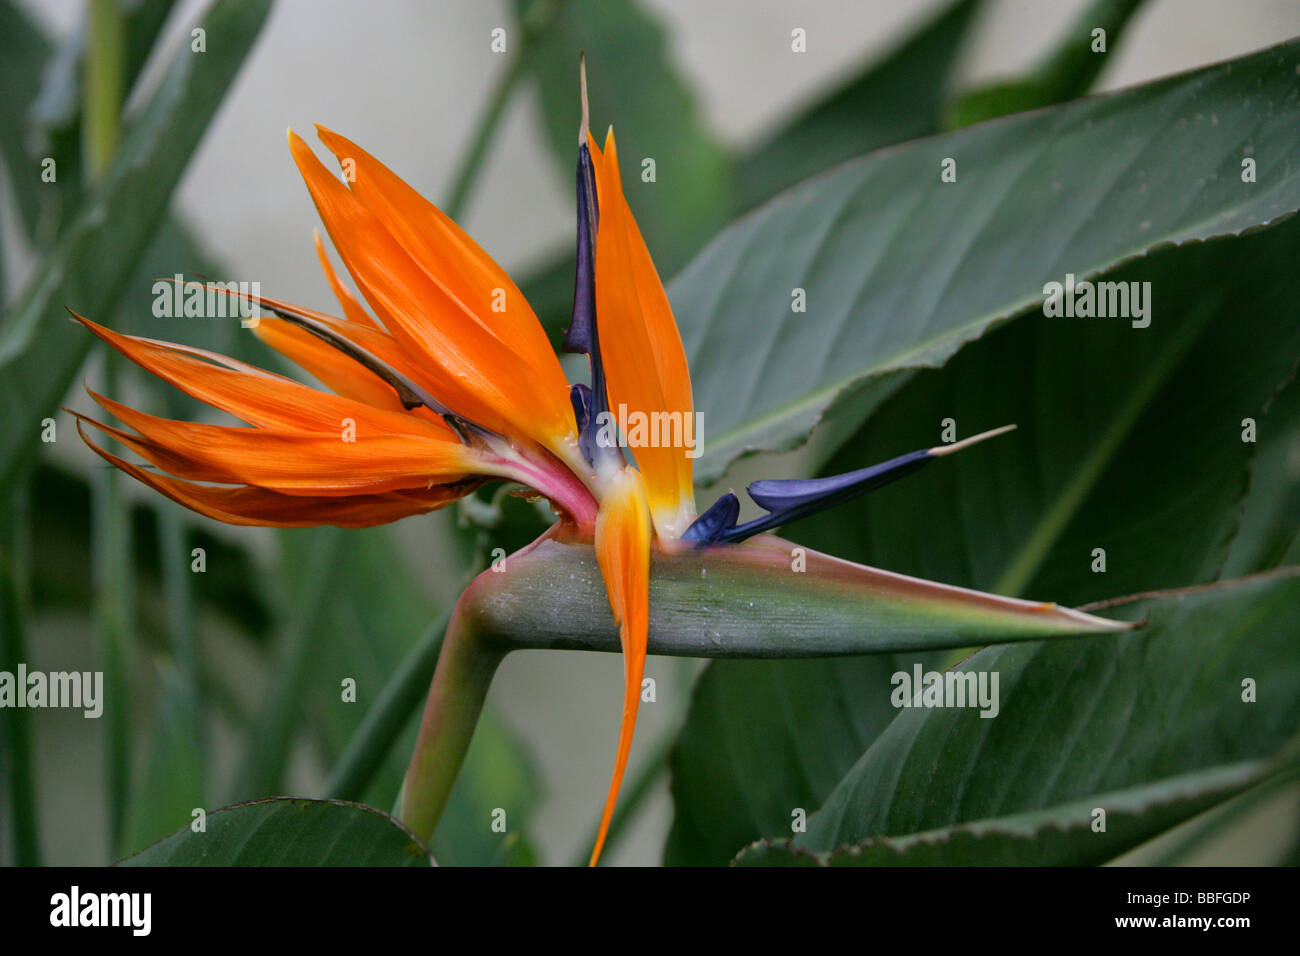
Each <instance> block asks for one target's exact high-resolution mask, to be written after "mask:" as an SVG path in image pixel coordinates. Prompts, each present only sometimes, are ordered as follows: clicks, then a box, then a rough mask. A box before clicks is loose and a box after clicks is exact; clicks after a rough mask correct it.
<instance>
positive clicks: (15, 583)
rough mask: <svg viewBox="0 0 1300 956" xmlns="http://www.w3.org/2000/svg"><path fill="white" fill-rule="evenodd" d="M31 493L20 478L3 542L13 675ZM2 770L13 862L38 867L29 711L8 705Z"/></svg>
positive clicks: (4, 610)
mask: <svg viewBox="0 0 1300 956" xmlns="http://www.w3.org/2000/svg"><path fill="white" fill-rule="evenodd" d="M29 493H30V484H29V482H28V481H27V480H20V481H19V482H18V486H17V488H16V489H15V492H14V501H13V520H12V521H11V522H9V523H8V524H7V526H6V527H5V529H4V534H3V540H0V670H5V671H8V672H10V673H15V672H16V671H17V668H18V664H19V663H20V662H25V661H26V659H27V648H26V634H25V623H26V620H27V615H26V611H27V601H26V590H27V589H26V585H25V581H26V576H27V564H26V562H25V561H24V559H23V552H24V547H25V544H26V539H27V537H28V535H29V534H30V525H29V524H28V520H27V519H28V513H29ZM18 692H19V693H22V692H23V688H19V691H18ZM0 770H3V771H4V774H5V781H6V784H7V790H8V803H9V808H10V819H11V825H12V832H13V845H14V862H15V863H17V864H18V865H19V866H40V864H41V849H40V818H39V809H38V806H39V805H38V802H37V800H36V774H35V768H34V766H33V759H32V744H31V729H30V726H29V724H28V721H27V710H26V709H25V708H20V707H6V708H4V710H3V711H0Z"/></svg>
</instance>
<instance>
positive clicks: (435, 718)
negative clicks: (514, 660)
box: [397, 571, 504, 842]
mask: <svg viewBox="0 0 1300 956" xmlns="http://www.w3.org/2000/svg"><path fill="white" fill-rule="evenodd" d="M486 574H488V575H490V574H492V572H490V571H489V572H486ZM481 580H483V576H480V577H479V578H477V579H475V583H474V584H471V585H470V586H469V588H468V589H467V590H466V591H465V593H464V594H463V595H462V596H461V599H460V601H459V603H457V605H456V609H455V611H453V612H452V615H451V621H450V623H449V624H448V626H447V634H446V637H445V638H444V639H443V642H442V650H441V652H440V653H439V655H438V666H437V670H436V671H435V672H434V675H433V685H432V686H431V687H430V688H429V698H428V700H427V701H426V703H425V707H424V717H423V718H422V720H421V721H420V733H419V737H418V738H417V739H416V742H415V751H414V752H413V753H412V754H411V763H410V766H409V767H408V768H407V771H406V779H405V781H404V782H403V783H402V793H401V796H400V797H398V814H397V815H398V818H399V819H400V820H401V821H402V822H403V823H404V824H406V826H408V827H409V828H410V829H411V831H412V832H413V833H414V834H415V835H416V836H418V837H419V838H420V839H421V840H424V841H426V842H428V840H429V839H431V838H432V836H433V831H434V830H435V829H436V828H437V826H438V818H439V817H440V816H442V811H443V808H444V807H446V805H447V798H448V797H449V796H450V795H451V788H452V785H453V784H454V783H455V782H456V777H457V775H458V774H459V773H460V767H461V764H462V763H464V760H465V754H466V753H467V752H468V751H469V744H470V741H471V740H472V739H473V737H474V727H475V725H476V724H477V723H478V718H479V714H480V713H481V712H482V710H483V702H484V701H485V700H486V699H487V692H488V687H489V686H490V685H491V683H492V677H493V675H494V674H496V670H497V665H498V664H500V663H501V658H502V657H503V656H504V654H503V652H501V651H497V650H495V649H493V648H491V647H488V646H484V645H483V643H482V642H481V641H480V640H479V630H478V619H477V615H476V612H475V605H476V603H477V597H476V592H477V585H478V582H479V581H481Z"/></svg>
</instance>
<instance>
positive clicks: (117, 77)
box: [82, 0, 126, 179]
mask: <svg viewBox="0 0 1300 956" xmlns="http://www.w3.org/2000/svg"><path fill="white" fill-rule="evenodd" d="M87 15H88V18H89V33H88V42H89V47H88V49H87V51H86V71H85V89H84V91H83V94H82V96H83V99H82V103H83V106H84V116H85V125H84V129H83V143H84V149H85V154H86V168H87V169H89V170H90V175H91V177H92V178H93V179H98V178H99V177H100V176H101V175H103V173H104V170H106V169H107V168H108V164H109V162H111V161H112V159H113V154H114V153H115V152H116V151H117V141H118V136H119V132H120V127H121V124H120V114H121V110H122V99H123V92H122V91H123V76H124V73H123V70H124V66H125V62H124V61H125V58H126V24H125V21H124V20H123V17H122V5H121V3H120V2H119V0H88V5H87Z"/></svg>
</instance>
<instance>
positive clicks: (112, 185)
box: [0, 0, 270, 487]
mask: <svg viewBox="0 0 1300 956" xmlns="http://www.w3.org/2000/svg"><path fill="white" fill-rule="evenodd" d="M269 6H270V5H269V3H268V2H267V0H228V2H226V3H221V4H217V5H215V6H214V7H213V8H212V9H210V10H209V11H208V12H207V13H205V14H204V15H203V16H202V18H201V23H202V25H203V26H204V28H205V29H206V30H207V52H205V53H202V54H195V53H191V52H190V50H189V46H188V44H186V45H185V46H184V47H183V49H182V50H181V51H180V52H179V53H178V54H177V55H176V57H175V58H174V60H173V62H172V65H171V68H170V69H169V71H168V72H167V73H166V75H165V76H164V77H163V78H162V80H161V83H160V85H159V87H158V89H157V91H156V92H155V94H154V95H153V97H152V99H151V100H150V102H149V103H147V104H146V105H145V106H144V107H143V108H142V110H141V111H140V113H139V115H137V116H136V117H134V118H133V119H132V120H131V121H130V124H129V127H128V129H127V131H126V134H125V136H124V139H123V142H122V147H121V149H120V151H119V152H118V154H117V156H116V158H115V160H114V162H113V165H112V167H111V168H110V169H109V171H108V172H107V174H106V175H105V177H104V180H103V181H102V183H100V184H99V186H98V187H97V188H96V189H95V191H94V192H93V193H92V194H91V195H90V196H89V197H88V198H87V200H86V203H85V207H84V208H83V209H82V210H81V211H80V212H79V213H78V214H77V216H76V218H75V220H74V221H73V222H72V224H71V225H70V226H69V227H68V229H67V230H66V231H65V233H64V235H63V236H62V237H61V238H60V240H59V243H58V245H57V246H56V247H55V249H54V250H53V252H52V253H51V254H50V256H49V257H47V260H46V261H45V263H44V265H43V266H42V269H41V270H40V271H39V272H38V274H37V276H36V278H35V280H34V282H33V284H32V286H31V289H30V291H29V293H28V294H27V295H26V296H25V298H24V299H23V300H22V302H21V303H20V304H19V305H18V306H17V307H16V308H15V310H14V311H13V313H12V314H11V315H9V316H8V317H7V319H6V321H5V324H4V327H3V329H0V367H2V368H3V374H2V375H0V402H3V404H4V406H5V408H7V409H11V410H14V421H13V423H12V427H9V428H6V429H4V430H3V432H0V487H8V486H9V484H10V482H12V480H13V478H14V476H15V475H16V474H17V473H18V471H19V469H20V467H21V466H22V464H23V463H24V461H25V460H26V459H28V458H29V457H30V455H31V454H32V452H33V450H34V449H35V448H36V447H37V446H38V444H39V441H40V422H41V419H42V418H43V417H44V416H46V415H48V414H49V413H50V412H51V411H52V410H53V408H54V407H55V405H56V404H57V403H58V401H59V399H60V398H61V397H62V396H63V394H64V392H65V391H66V390H67V387H68V385H69V384H70V383H71V381H72V379H73V376H74V375H75V374H76V371H77V369H78V368H79V367H80V365H81V362H82V360H83V359H84V357H85V356H86V354H87V352H88V351H89V348H90V339H91V338H92V337H90V336H87V335H86V334H85V331H84V330H83V329H80V328H77V327H76V326H75V325H73V324H71V323H69V322H68V321H67V317H66V313H65V312H64V309H65V307H69V308H74V309H76V310H78V311H79V312H82V313H85V314H88V315H97V316H104V315H107V314H109V313H111V312H112V311H113V310H114V308H115V306H116V305H117V303H118V301H119V298H120V296H121V294H122V291H123V288H124V285H125V283H126V282H127V279H128V277H129V276H130V275H131V274H132V271H133V269H134V267H135V264H136V261H137V259H138V258H139V256H140V255H141V254H143V252H144V250H145V249H146V248H147V246H148V243H149V241H150V239H151V238H152V236H153V235H154V232H155V230H156V229H157V227H158V226H159V224H160V222H161V219H162V213H163V211H164V210H165V209H166V208H167V201H168V197H169V196H170V194H171V190H172V188H173V187H174V186H175V184H176V182H177V181H178V180H179V178H180V175H181V173H182V171H183V170H184V168H185V165H186V163H187V162H188V161H189V158H190V156H191V155H192V153H193V151H194V149H195V148H196V146H197V145H198V143H199V142H200V140H201V139H202V138H203V134H204V132H205V130H206V128H207V126H208V124H209V122H210V121H211V119H212V116H213V114H214V113H215V112H216V110H217V107H218V106H219V105H220V103H221V99H222V95H223V94H224V92H225V90H226V88H227V87H228V86H229V85H230V83H231V82H232V81H233V79H234V77H235V74H236V72H237V71H238V69H239V67H240V65H241V64H242V63H243V60H244V57H245V56H246V55H247V53H248V51H249V49H250V48H251V47H252V45H253V42H254V41H255V39H256V37H257V33H258V30H259V29H260V28H261V25H262V22H263V21H264V19H265V18H266V13H267V10H268V9H269Z"/></svg>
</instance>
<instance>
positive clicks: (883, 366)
mask: <svg viewBox="0 0 1300 956" xmlns="http://www.w3.org/2000/svg"><path fill="white" fill-rule="evenodd" d="M1297 64H1300V42H1293V43H1289V44H1285V45H1282V46H1279V47H1276V48H1273V49H1270V50H1267V51H1264V52H1261V53H1257V54H1253V55H1251V56H1248V57H1243V58H1241V59H1239V60H1236V61H1233V62H1231V63H1228V64H1221V65H1217V66H1212V67H1208V68H1206V69H1203V70H1199V71H1196V72H1193V73H1189V74H1185V75H1182V76H1177V77H1173V78H1170V79H1166V80H1162V81H1160V82H1157V83H1153V84H1151V85H1149V86H1146V87H1141V88H1138V89H1134V90H1128V91H1124V92H1121V93H1116V94H1113V95H1109V96H1103V97H1098V98H1096V99H1091V100H1085V101H1080V102H1076V103H1071V104H1067V105H1065V106H1062V107H1058V108H1055V109H1051V110H1046V111H1041V112H1036V113H1030V114H1024V115H1019V116H1014V117H1010V118H1007V119H1003V120H998V121H995V122H992V123H986V124H983V125H980V126H977V127H974V128H971V129H966V130H961V131H958V132H956V133H951V134H947V135H944V136H939V137H935V138H932V139H928V140H923V141H921V142H918V143H912V144H909V145H906V146H903V147H899V148H897V149H892V150H886V151H883V152H878V153H875V154H872V155H871V156H868V157H865V158H863V159H862V160H860V161H856V162H852V163H849V164H847V165H845V166H843V167H841V168H840V169H838V170H836V171H834V172H833V173H831V174H828V175H826V176H824V177H821V178H818V179H816V180H814V181H811V182H808V183H805V184H804V185H802V186H799V187H797V188H795V189H793V190H791V191H789V192H787V193H785V194H783V195H782V196H781V197H779V198H778V199H777V200H774V201H773V202H771V203H769V204H768V205H766V206H764V207H761V208H760V209H759V210H758V211H756V212H755V213H753V214H751V215H749V216H747V217H745V218H744V219H742V220H740V221H739V222H737V223H735V224H733V225H732V226H731V227H729V228H728V229H727V230H725V231H724V232H723V233H722V234H721V235H719V236H718V237H717V238H716V239H715V240H714V241H713V242H711V243H710V244H709V245H708V246H707V247H706V248H705V249H704V251H703V252H701V253H700V255H699V256H697V257H696V259H695V260H694V261H693V262H692V263H691V265H690V266H689V267H687V269H686V270H685V271H684V272H683V273H682V274H681V275H680V276H679V277H678V278H677V279H676V280H674V282H673V283H672V285H671V287H670V293H671V296H672V300H673V304H674V310H675V312H676V314H677V316H678V320H679V322H680V324H681V326H682V335H683V340H684V342H685V344H686V349H687V353H688V356H689V357H690V359H691V363H692V373H693V377H694V385H695V400H696V406H697V408H699V409H701V410H702V411H703V414H704V424H705V428H704V436H705V443H704V444H705V457H704V458H703V459H701V463H700V467H699V468H698V469H697V477H698V478H699V479H700V480H705V481H707V480H711V479H713V478H716V477H717V476H718V475H720V474H721V473H722V472H723V470H724V469H725V468H726V467H727V465H728V463H729V462H730V461H731V460H733V459H734V458H735V457H736V456H737V455H739V454H742V453H744V452H745V451H747V450H752V449H777V448H786V447H790V446H792V445H794V444H795V443H797V442H798V441H800V440H801V439H802V438H803V437H804V436H805V435H806V434H807V433H808V431H809V429H810V428H811V427H812V426H813V425H814V424H815V423H816V422H817V421H818V419H819V418H820V417H821V415H822V414H823V413H824V412H825V411H826V409H827V408H829V407H830V406H831V405H832V404H833V403H834V402H835V401H836V399H837V398H839V397H841V396H842V395H844V394H845V393H846V392H848V391H849V390H851V389H858V390H860V389H861V388H862V387H863V386H864V384H870V385H872V386H874V387H876V389H877V391H876V393H875V394H874V395H872V396H871V399H872V400H871V401H868V402H865V403H863V404H861V405H860V406H859V407H858V408H857V410H856V413H857V415H858V421H861V419H862V418H864V417H865V416H866V414H867V413H868V412H869V411H870V410H871V408H872V407H873V406H874V404H875V403H876V402H878V401H879V400H880V399H881V398H882V397H884V395H886V394H888V392H889V391H890V390H891V389H892V388H895V387H897V385H898V384H901V381H902V379H903V377H904V375H903V374H901V373H905V372H906V371H907V370H912V369H916V368H921V367H927V366H935V365H939V364H941V363H942V362H943V361H945V360H946V359H947V358H948V357H949V356H951V355H952V354H953V353H954V352H955V351H956V350H957V349H958V348H959V347H960V346H961V345H962V344H963V343H965V342H967V341H970V340H971V339H974V338H978V337H979V336H980V335H982V334H984V333H985V332H986V331H988V330H989V328H990V327H992V326H993V325H995V324H996V323H997V322H999V321H1000V320H1003V319H1006V318H1008V317H1010V316H1012V315H1014V314H1016V313H1017V312H1019V311H1021V310H1022V309H1025V308H1027V307H1030V306H1032V305H1033V304H1034V303H1038V302H1041V301H1042V298H1043V287H1044V284H1045V283H1046V282H1049V281H1057V282H1064V281H1065V279H1066V275H1067V273H1073V274H1074V275H1076V276H1078V277H1080V278H1082V277H1084V276H1086V275H1091V274H1094V273H1096V272H1098V271H1099V270H1103V269H1106V268H1108V267H1111V266H1113V265H1115V264H1116V263H1117V262H1119V261H1122V260H1124V259H1127V258H1131V257H1134V256H1138V255H1141V254H1143V253H1146V252H1148V251H1150V250H1151V249H1152V248H1154V247H1155V246H1157V245H1160V244H1163V243H1170V242H1173V243H1181V242H1186V241H1189V240H1192V239H1205V238H1209V237H1212V236H1221V235H1229V234H1235V233H1238V232H1241V231H1242V230H1245V229H1249V228H1252V227H1255V226H1258V225H1261V224H1263V223H1268V222H1271V221H1273V220H1276V219H1278V218H1280V217H1283V216H1286V215H1289V214H1290V213H1292V212H1294V211H1295V210H1296V209H1297V208H1300V167H1297V166H1296V165H1295V164H1293V163H1291V162H1290V161H1289V156H1290V155H1291V153H1292V152H1293V151H1294V149H1295V146H1296V139H1297V136H1300V132H1298V131H1300V122H1297V119H1298V118H1300V97H1297V95H1296V92H1295V89H1294V84H1293V83H1292V78H1293V77H1294V75H1295V69H1296V66H1297ZM949 157H950V158H953V159H955V160H956V162H957V181H956V182H952V183H945V182H941V181H940V164H941V161H942V160H943V159H945V158H949ZM1247 157H1251V158H1254V159H1256V160H1257V161H1258V171H1257V172H1258V176H1257V181H1256V182H1252V183H1246V182H1243V181H1242V176H1241V173H1242V165H1241V164H1242V160H1243V159H1244V158H1247ZM1171 171H1172V172H1171ZM797 289H803V290H804V291H805V292H806V308H807V312H806V313H801V312H794V311H792V306H793V303H794V301H795V300H794V295H795V290H797Z"/></svg>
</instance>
